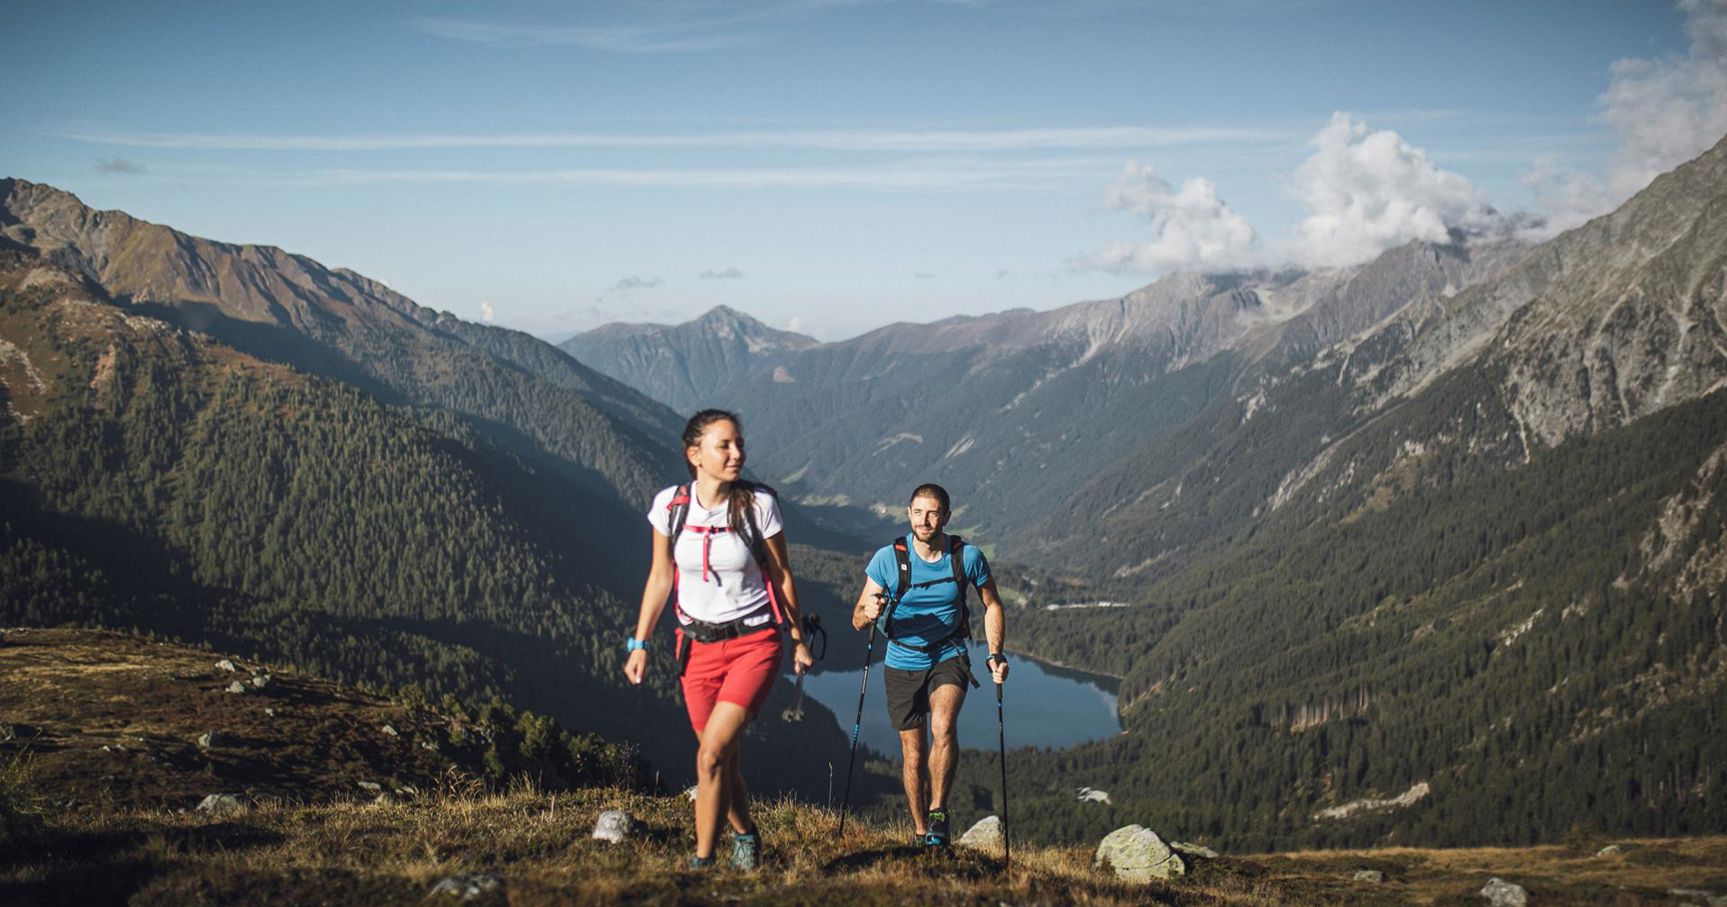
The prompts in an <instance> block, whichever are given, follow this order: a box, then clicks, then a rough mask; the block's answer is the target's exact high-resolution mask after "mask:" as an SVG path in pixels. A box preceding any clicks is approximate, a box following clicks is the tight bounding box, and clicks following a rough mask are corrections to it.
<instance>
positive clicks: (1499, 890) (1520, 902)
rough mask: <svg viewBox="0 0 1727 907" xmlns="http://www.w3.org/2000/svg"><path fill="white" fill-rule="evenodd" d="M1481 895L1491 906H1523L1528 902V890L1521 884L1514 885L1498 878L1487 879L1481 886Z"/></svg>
mask: <svg viewBox="0 0 1727 907" xmlns="http://www.w3.org/2000/svg"><path fill="white" fill-rule="evenodd" d="M1481 896H1482V897H1484V898H1486V899H1487V903H1489V904H1491V905H1493V907H1524V905H1526V904H1528V903H1529V892H1527V891H1524V890H1523V886H1522V885H1514V884H1512V883H1510V882H1507V881H1505V880H1504V879H1500V878H1492V879H1488V880H1487V884H1486V885H1484V886H1482V888H1481Z"/></svg>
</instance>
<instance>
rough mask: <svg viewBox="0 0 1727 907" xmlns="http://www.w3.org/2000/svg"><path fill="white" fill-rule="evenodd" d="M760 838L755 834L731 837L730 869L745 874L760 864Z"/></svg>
mask: <svg viewBox="0 0 1727 907" xmlns="http://www.w3.org/2000/svg"><path fill="white" fill-rule="evenodd" d="M761 856H762V836H761V835H760V834H759V833H757V832H753V831H752V832H750V833H749V834H747V835H740V834H733V835H732V868H733V869H742V870H744V871H746V872H748V871H749V870H752V869H755V868H756V867H757V866H759V865H760V864H761Z"/></svg>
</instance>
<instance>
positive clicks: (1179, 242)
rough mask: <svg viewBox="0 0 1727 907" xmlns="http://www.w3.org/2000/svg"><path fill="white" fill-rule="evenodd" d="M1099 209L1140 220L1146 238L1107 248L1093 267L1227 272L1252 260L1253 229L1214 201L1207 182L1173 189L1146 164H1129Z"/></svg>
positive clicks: (1187, 183)
mask: <svg viewBox="0 0 1727 907" xmlns="http://www.w3.org/2000/svg"><path fill="white" fill-rule="evenodd" d="M1104 203H1105V204H1106V205H1108V206H1109V207H1110V208H1113V209H1115V210H1118V211H1127V212H1130V213H1132V214H1136V215H1138V216H1140V217H1142V218H1144V220H1145V221H1146V223H1147V224H1148V225H1149V227H1150V233H1151V236H1150V238H1149V239H1146V240H1144V241H1142V242H1127V241H1121V242H1115V243H1111V244H1110V245H1108V246H1107V247H1105V248H1104V249H1103V250H1102V251H1100V252H1098V253H1097V254H1095V255H1093V256H1092V258H1091V261H1090V264H1091V265H1092V266H1093V267H1098V268H1102V269H1104V270H1110V271H1134V272H1152V271H1164V270H1169V269H1172V268H1208V269H1227V268H1233V267H1243V266H1246V265H1248V264H1250V263H1251V262H1252V260H1253V259H1254V257H1255V256H1256V255H1257V253H1256V251H1255V236H1254V231H1253V226H1252V225H1251V224H1249V223H1248V222H1247V219H1246V218H1244V217H1242V216H1241V215H1240V214H1237V213H1236V212H1235V211H1233V210H1231V209H1230V207H1229V205H1228V204H1226V203H1225V202H1224V201H1223V199H1222V198H1220V197H1219V196H1218V194H1217V186H1216V184H1214V183H1212V182H1211V180H1208V179H1203V178H1198V177H1196V178H1193V179H1189V180H1186V181H1184V182H1183V183H1182V184H1181V188H1180V189H1176V188H1175V187H1173V186H1171V185H1170V184H1169V181H1168V180H1165V179H1164V178H1163V177H1160V176H1158V175H1157V172H1156V171H1155V170H1154V169H1153V168H1152V166H1151V165H1150V164H1144V163H1140V162H1139V161H1129V162H1128V163H1127V166H1126V167H1125V168H1123V170H1122V172H1121V174H1120V175H1119V176H1117V177H1116V178H1115V181H1114V182H1112V183H1110V185H1109V188H1108V189H1107V190H1106V191H1105V193H1104Z"/></svg>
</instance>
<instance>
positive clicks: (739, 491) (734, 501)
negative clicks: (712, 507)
mask: <svg viewBox="0 0 1727 907" xmlns="http://www.w3.org/2000/svg"><path fill="white" fill-rule="evenodd" d="M715 422H730V423H732V426H733V427H734V428H736V429H737V430H738V438H739V441H740V443H741V441H742V438H743V433H744V423H743V422H742V421H741V420H739V419H738V417H737V414H736V413H732V412H728V411H726V410H723V409H704V410H702V411H701V412H699V413H696V414H695V415H693V416H691V417H690V421H688V422H685V423H684V465H685V466H687V467H689V470H690V478H691V479H694V478H695V477H696V464H694V463H691V462H690V454H689V451H690V448H692V447H700V446H702V435H704V434H706V433H707V430H708V426H710V425H712V424H714V423H715ZM756 487H757V486H756V483H754V482H750V481H746V480H744V479H742V478H739V479H738V480H737V481H736V482H733V483H732V487H731V490H730V491H729V492H728V493H727V496H726V503H727V504H729V505H730V507H729V509H730V511H731V512H730V513H728V514H727V515H726V525H727V527H728V528H730V529H731V531H732V532H734V533H736V534H737V537H738V538H744V526H745V525H746V524H745V522H744V519H745V516H744V514H745V513H746V512H747V511H745V509H744V508H746V507H754V506H756Z"/></svg>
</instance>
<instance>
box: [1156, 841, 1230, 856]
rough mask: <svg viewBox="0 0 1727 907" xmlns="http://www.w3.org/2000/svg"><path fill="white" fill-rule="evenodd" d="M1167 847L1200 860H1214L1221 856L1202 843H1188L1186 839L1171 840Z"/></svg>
mask: <svg viewBox="0 0 1727 907" xmlns="http://www.w3.org/2000/svg"><path fill="white" fill-rule="evenodd" d="M1169 848H1170V849H1171V850H1173V851H1175V852H1176V853H1178V854H1181V855H1182V856H1184V857H1198V858H1200V859H1202V860H1215V859H1217V858H1219V857H1221V856H1223V854H1220V853H1218V852H1217V851H1215V850H1212V849H1211V848H1209V847H1206V846H1204V845H1203V844H1189V843H1187V842H1186V841H1171V842H1169Z"/></svg>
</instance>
